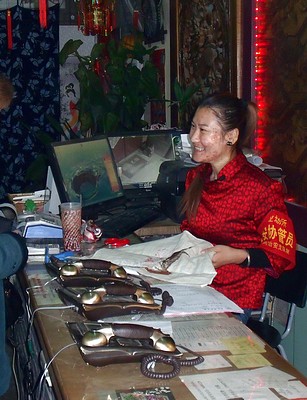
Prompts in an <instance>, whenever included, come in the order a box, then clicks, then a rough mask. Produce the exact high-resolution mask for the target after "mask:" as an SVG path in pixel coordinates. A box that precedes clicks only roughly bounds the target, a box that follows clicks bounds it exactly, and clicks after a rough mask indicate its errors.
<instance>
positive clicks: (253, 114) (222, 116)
mask: <svg viewBox="0 0 307 400" xmlns="http://www.w3.org/2000/svg"><path fill="white" fill-rule="evenodd" d="M200 108H209V109H210V110H211V111H212V112H213V114H214V115H215V116H216V118H217V122H218V124H219V125H220V127H221V129H222V131H223V132H224V134H225V133H227V132H229V131H231V130H233V129H238V130H239V137H238V141H237V142H236V143H235V145H234V146H236V148H242V147H243V146H244V145H245V146H248V145H249V143H248V142H249V140H250V137H251V135H252V134H253V132H254V131H255V129H256V125H257V106H256V104H255V103H253V102H251V101H249V102H247V101H245V100H243V99H239V98H238V97H236V96H233V95H232V94H229V93H226V94H213V95H210V96H207V97H205V98H204V99H203V100H202V101H201V102H200V103H199V105H198V107H197V110H199V109H200ZM202 186H203V181H202V179H201V177H200V176H196V177H195V179H194V180H193V182H192V183H191V185H190V186H189V188H188V190H186V192H185V193H184V195H183V198H182V201H181V204H180V212H181V214H183V213H186V215H187V218H188V219H190V218H191V217H193V216H195V215H196V212H197V208H198V204H199V201H200V196H201V191H202Z"/></svg>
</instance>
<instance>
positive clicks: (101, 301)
mask: <svg viewBox="0 0 307 400" xmlns="http://www.w3.org/2000/svg"><path fill="white" fill-rule="evenodd" d="M57 292H58V295H59V297H60V299H61V300H62V301H63V302H64V303H65V304H73V305H74V306H76V309H77V311H78V312H79V313H80V314H82V315H83V316H84V317H85V318H87V319H88V320H90V321H99V320H103V319H104V318H108V317H116V316H121V315H129V314H140V313H155V314H163V313H164V311H165V309H166V307H167V306H171V305H172V304H173V298H172V297H171V296H170V295H169V293H168V292H163V293H162V301H161V302H160V303H159V304H158V303H156V302H155V301H154V299H153V296H152V294H151V293H149V292H147V291H145V290H144V289H142V288H140V287H138V286H135V285H132V284H130V283H125V282H113V283H112V284H111V282H108V283H107V284H104V285H102V286H100V287H99V288H95V289H93V290H88V289H83V290H81V291H78V290H77V289H76V288H74V289H73V288H63V287H60V288H58V289H57Z"/></svg>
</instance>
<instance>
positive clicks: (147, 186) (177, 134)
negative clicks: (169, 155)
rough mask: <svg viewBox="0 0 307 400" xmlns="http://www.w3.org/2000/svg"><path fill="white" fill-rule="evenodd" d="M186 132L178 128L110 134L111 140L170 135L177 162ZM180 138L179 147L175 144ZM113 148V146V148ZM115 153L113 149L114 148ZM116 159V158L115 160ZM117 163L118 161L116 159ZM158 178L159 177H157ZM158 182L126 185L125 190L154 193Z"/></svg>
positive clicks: (124, 185) (126, 191) (127, 191)
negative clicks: (182, 138) (183, 135)
mask: <svg viewBox="0 0 307 400" xmlns="http://www.w3.org/2000/svg"><path fill="white" fill-rule="evenodd" d="M184 133H185V131H184V130H183V129H178V128H170V129H143V130H134V131H114V132H110V133H108V137H109V138H114V137H122V138H127V137H142V136H154V135H170V136H171V137H172V142H173V149H174V154H175V158H174V159H175V160H178V159H180V146H181V134H184ZM176 138H178V142H179V143H178V145H177V144H176V143H175V139H176ZM111 148H112V146H111ZM112 152H113V148H112ZM114 159H115V158H114ZM115 163H116V159H115ZM157 178H158V177H157ZM156 186H157V184H156V182H153V181H152V182H144V184H140V185H137V184H124V183H123V189H124V191H125V193H126V194H127V193H129V192H154V191H156Z"/></svg>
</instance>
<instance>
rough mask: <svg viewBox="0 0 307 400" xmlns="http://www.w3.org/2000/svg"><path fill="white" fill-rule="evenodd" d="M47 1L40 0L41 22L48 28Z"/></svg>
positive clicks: (42, 25) (43, 26)
mask: <svg viewBox="0 0 307 400" xmlns="http://www.w3.org/2000/svg"><path fill="white" fill-rule="evenodd" d="M47 1H48V0H39V23H40V26H41V27H42V28H47V6H48V5H47Z"/></svg>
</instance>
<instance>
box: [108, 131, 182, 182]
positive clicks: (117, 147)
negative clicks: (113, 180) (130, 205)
mask: <svg viewBox="0 0 307 400" xmlns="http://www.w3.org/2000/svg"><path fill="white" fill-rule="evenodd" d="M110 135H111V136H110ZM110 135H109V141H110V145H111V148H112V150H113V154H114V158H115V161H116V164H117V169H118V175H119V176H120V179H121V182H122V185H123V187H124V189H142V188H144V189H151V188H153V187H154V186H155V184H156V182H157V179H158V175H159V168H160V165H161V164H162V163H163V162H164V161H169V160H174V159H175V157H176V140H177V138H178V139H179V140H180V132H179V131H178V130H175V129H169V130H148V131H135V132H114V133H111V134H110Z"/></svg>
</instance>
